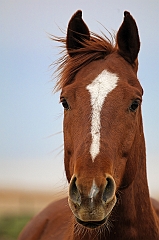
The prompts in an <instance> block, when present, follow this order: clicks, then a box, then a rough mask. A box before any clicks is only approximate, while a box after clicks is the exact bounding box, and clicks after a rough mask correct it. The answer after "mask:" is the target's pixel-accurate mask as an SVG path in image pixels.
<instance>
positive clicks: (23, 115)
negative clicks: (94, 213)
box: [0, 0, 159, 240]
mask: <svg viewBox="0 0 159 240" xmlns="http://www.w3.org/2000/svg"><path fill="white" fill-rule="evenodd" d="M78 9H81V10H82V11H83V18H84V20H85V22H86V23H87V25H88V26H89V28H90V30H91V31H93V32H95V33H100V31H105V30H104V28H103V26H102V25H101V24H103V25H104V26H105V27H106V28H107V29H108V30H109V31H110V32H114V31H117V30H118V28H119V26H120V25H121V23H122V20H123V12H124V10H128V11H130V12H131V14H132V15H133V16H134V18H135V20H136V22H137V25H138V28H139V33H140V39H141V50H140V54H139V73H138V77H139V79H140V82H141V84H142V86H143V88H144V98H143V121H144V130H145V138H146V146H147V169H148V170H147V171H148V183H149V187H150V193H151V196H153V197H156V198H159V186H158V182H159V174H158V170H159V124H158V123H159V98H158V92H159V79H158V78H159V33H158V27H159V26H158V25H159V17H158V10H159V1H158V0H153V1H152V0H147V1H144V3H143V1H142V0H134V1H129V0H120V1H119V0H98V1H96V0H87V1H85V0H78V1H73V0H67V1H62V0H58V1H56V0H23V1H21V0H8V1H6V0H0V32H1V35H0V239H1V240H13V239H16V238H17V235H18V233H19V231H20V230H21V229H22V227H23V226H24V224H25V223H26V222H27V221H28V219H30V218H31V217H32V216H33V215H34V214H36V213H37V212H38V211H40V210H41V209H42V208H43V207H45V206H46V205H47V204H48V203H49V202H51V201H53V200H55V199H58V198H61V197H62V196H64V195H65V194H66V192H67V181H66V178H65V173H64V167H63V136H62V119H63V109H62V107H61V105H60V104H59V93H56V94H53V88H54V86H55V80H54V77H53V72H54V70H55V69H53V67H52V66H51V64H52V63H53V62H55V61H56V60H57V59H58V58H59V55H58V54H59V52H60V49H59V48H58V47H57V43H55V42H53V41H51V40H50V39H49V34H53V35H56V36H64V34H65V31H66V28H67V23H68V21H69V19H70V17H71V16H72V14H73V13H74V12H75V11H76V10H78ZM61 30H62V31H61Z"/></svg>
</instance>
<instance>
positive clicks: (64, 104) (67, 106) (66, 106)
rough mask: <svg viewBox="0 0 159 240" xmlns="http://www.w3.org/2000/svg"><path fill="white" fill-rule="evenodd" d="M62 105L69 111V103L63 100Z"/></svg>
mask: <svg viewBox="0 0 159 240" xmlns="http://www.w3.org/2000/svg"><path fill="white" fill-rule="evenodd" d="M61 103H62V106H63V107H64V109H65V110H69V109H70V107H69V105H68V103H67V101H66V99H65V98H61Z"/></svg>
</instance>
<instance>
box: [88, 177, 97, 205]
mask: <svg viewBox="0 0 159 240" xmlns="http://www.w3.org/2000/svg"><path fill="white" fill-rule="evenodd" d="M98 192H99V188H98V187H97V186H96V184H95V181H94V179H93V184H92V187H91V190H90V193H89V198H90V199H91V202H93V197H95V196H96V195H97V193H98Z"/></svg>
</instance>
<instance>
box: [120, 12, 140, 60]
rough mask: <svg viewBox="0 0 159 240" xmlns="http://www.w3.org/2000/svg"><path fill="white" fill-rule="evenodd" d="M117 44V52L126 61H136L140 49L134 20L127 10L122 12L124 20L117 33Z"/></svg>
mask: <svg viewBox="0 0 159 240" xmlns="http://www.w3.org/2000/svg"><path fill="white" fill-rule="evenodd" d="M117 46H118V52H119V54H120V55H121V56H122V57H123V58H125V60H126V61H128V62H129V63H131V64H133V63H135V62H137V56H138V53H139V50H140V39H139V34H138V28H137V25H136V22H135V20H134V19H133V17H132V16H131V15H130V13H129V12H127V11H125V12H124V21H123V23H122V25H121V27H120V28H119V31H118V33H117Z"/></svg>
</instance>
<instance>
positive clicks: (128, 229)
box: [111, 133, 159, 240]
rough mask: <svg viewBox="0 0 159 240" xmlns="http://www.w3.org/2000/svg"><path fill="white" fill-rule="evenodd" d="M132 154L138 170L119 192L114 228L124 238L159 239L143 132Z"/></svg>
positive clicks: (158, 223) (158, 224)
mask: <svg viewBox="0 0 159 240" xmlns="http://www.w3.org/2000/svg"><path fill="white" fill-rule="evenodd" d="M140 136H141V135H140ZM132 156H133V159H132V160H133V161H134V162H136V161H137V162H138V165H137V171H136V175H135V178H134V181H133V182H132V184H130V186H129V187H127V188H125V189H123V190H122V189H121V193H119V194H120V197H119V203H118V204H117V206H116V210H115V216H114V218H115V217H116V216H117V221H116V220H115V222H114V229H116V234H117V236H118V235H119V234H121V236H122V239H145V240H147V239H155V240H156V239H159V219H158V218H157V215H156V213H155V211H154V209H153V207H152V204H151V199H150V195H149V189H148V184H147V174H146V154H145V145H144V136H143V133H142V136H141V137H140V142H138V147H136V148H134V152H133V153H132ZM111 239H116V238H115V237H114V238H111Z"/></svg>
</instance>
